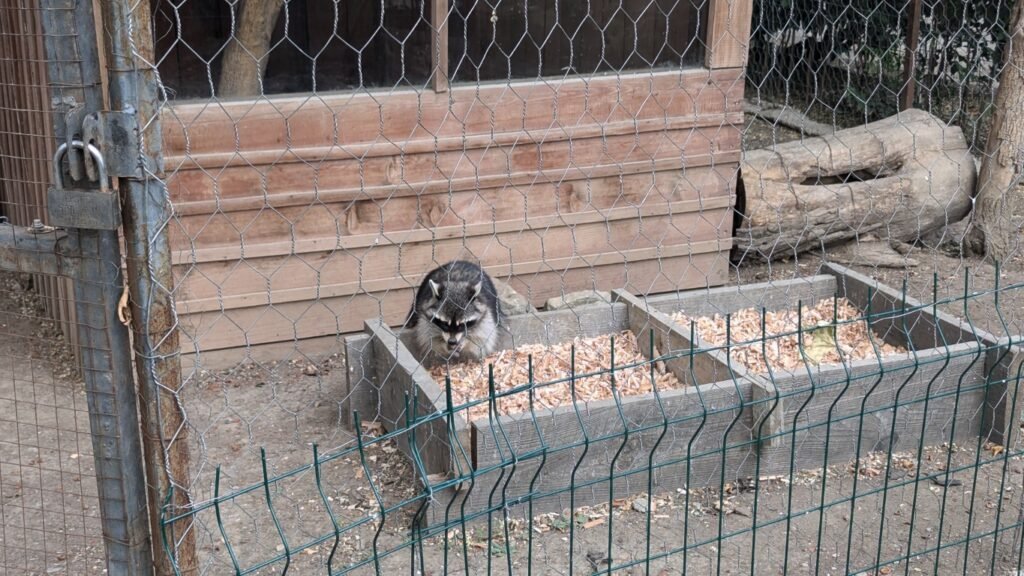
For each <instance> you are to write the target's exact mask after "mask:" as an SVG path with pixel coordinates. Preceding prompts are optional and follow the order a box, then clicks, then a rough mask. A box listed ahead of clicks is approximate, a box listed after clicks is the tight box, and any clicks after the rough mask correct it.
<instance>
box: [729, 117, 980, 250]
mask: <svg viewBox="0 0 1024 576" xmlns="http://www.w3.org/2000/svg"><path fill="white" fill-rule="evenodd" d="M975 172H976V170H975V165H974V159H973V158H972V157H971V154H970V151H969V150H968V146H967V141H966V140H965V138H964V136H963V132H962V131H961V130H960V128H957V127H954V126H947V125H946V124H945V123H943V122H942V121H941V120H939V119H937V118H935V117H934V116H932V115H930V114H928V113H927V112H924V111H921V110H907V111H905V112H901V113H899V114H897V115H896V116H892V117H890V118H886V119H884V120H879V121H878V122H873V123H871V124H867V125H865V126H860V127H857V128H851V129H848V130H841V131H839V132H836V133H834V134H831V135H828V136H823V137H819V138H808V139H804V140H797V141H793V142H788V143H786V144H781V145H779V146H776V147H774V148H771V149H761V150H754V151H751V152H747V153H746V154H745V155H744V158H743V160H742V164H741V168H740V179H741V181H740V206H739V207H738V210H739V212H740V213H741V215H742V216H741V221H740V225H739V226H738V229H737V231H736V243H735V246H736V250H735V252H734V258H737V259H745V260H748V261H749V260H774V259H779V258H787V257H792V256H794V255H795V254H798V253H800V252H804V251H806V250H810V249H813V248H821V247H824V246H826V245H829V244H835V243H838V242H843V241H848V240H851V239H854V238H857V237H858V236H860V235H865V234H868V233H871V234H874V235H875V236H879V237H881V238H883V239H885V240H890V241H892V240H898V241H902V242H913V241H915V240H917V239H918V238H919V237H920V236H921V235H922V234H924V233H926V232H928V231H930V230H934V229H936V228H939V227H941V226H944V225H946V224H949V223H951V222H956V221H959V220H960V219H962V218H963V217H964V216H966V215H967V213H968V212H969V211H970V207H971V194H972V192H973V190H974V181H975V176H976V174H975Z"/></svg>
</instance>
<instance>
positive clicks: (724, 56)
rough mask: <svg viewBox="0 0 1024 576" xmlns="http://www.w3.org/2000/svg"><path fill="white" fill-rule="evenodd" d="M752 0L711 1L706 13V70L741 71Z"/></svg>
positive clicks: (745, 52)
mask: <svg viewBox="0 0 1024 576" xmlns="http://www.w3.org/2000/svg"><path fill="white" fill-rule="evenodd" d="M752 14H753V0H712V2H711V6H710V7H709V9H708V32H707V34H708V36H707V41H706V42H705V51H706V53H705V56H704V65H705V66H706V67H707V68H711V69H715V68H742V67H744V66H746V64H747V50H748V48H749V47H750V18H751V15H752Z"/></svg>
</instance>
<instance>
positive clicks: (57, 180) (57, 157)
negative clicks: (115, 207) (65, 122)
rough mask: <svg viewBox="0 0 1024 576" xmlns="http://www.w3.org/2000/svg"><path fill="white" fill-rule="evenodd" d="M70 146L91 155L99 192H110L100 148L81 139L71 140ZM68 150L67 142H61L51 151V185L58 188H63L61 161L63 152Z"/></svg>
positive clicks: (105, 164)
mask: <svg viewBox="0 0 1024 576" xmlns="http://www.w3.org/2000/svg"><path fill="white" fill-rule="evenodd" d="M71 147H72V148H76V149H78V150H85V151H86V152H88V153H89V156H91V157H92V159H93V161H94V162H95V163H96V173H97V174H98V175H99V181H100V192H107V193H109V192H110V184H109V181H108V178H107V163H106V162H105V161H104V160H103V154H102V153H101V152H100V149H99V148H97V147H95V146H93V145H92V144H87V143H85V142H82V141H81V140H72V141H71ZM67 151H68V144H67V142H64V143H62V144H61V145H60V146H58V147H57V151H56V152H54V153H53V185H54V186H56V187H57V188H58V189H63V188H64V170H62V169H61V161H62V160H63V159H64V154H66V153H67Z"/></svg>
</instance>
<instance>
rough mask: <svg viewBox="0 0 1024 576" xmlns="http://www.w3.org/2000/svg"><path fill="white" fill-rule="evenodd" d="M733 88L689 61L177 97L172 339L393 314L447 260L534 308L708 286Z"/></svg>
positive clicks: (721, 207) (214, 344)
mask: <svg viewBox="0 0 1024 576" xmlns="http://www.w3.org/2000/svg"><path fill="white" fill-rule="evenodd" d="M742 90H743V84H742V81H741V79H740V72H739V71H738V70H722V71H708V70H704V69H693V70H689V71H685V72H682V73H680V72H678V71H673V72H662V73H656V74H643V75H637V76H632V77H616V76H608V77H602V78H597V79H593V78H592V79H588V80H583V79H573V80H565V81H560V82H557V83H553V84H552V83H546V82H522V83H515V84H511V85H509V84H497V85H487V86H476V85H471V86H458V85H456V86H453V87H452V88H451V90H450V91H449V92H446V93H435V92H414V91H407V92H400V93H391V94H388V95H387V96H386V97H379V96H377V95H373V94H367V93H362V94H354V95H352V94H343V95H342V94H339V95H335V96H330V97H320V98H316V99H309V98H305V97H292V98H281V99H275V100H273V101H272V102H261V103H258V104H255V105H253V104H251V103H246V104H242V103H239V104H223V105H220V106H208V105H198V104H196V105H183V106H177V107H175V108H173V109H172V110H171V111H170V112H169V115H168V117H165V122H164V126H163V129H164V145H165V154H166V164H165V165H166V167H167V170H168V173H169V179H168V183H169V188H170V193H171V197H172V199H173V201H174V203H175V210H176V213H177V214H178V218H177V220H176V222H175V226H174V227H173V228H172V230H171V234H172V243H173V246H174V248H175V255H174V262H175V266H176V270H177V273H178V279H179V286H178V303H179V306H178V311H179V313H180V314H181V315H182V321H183V322H182V324H183V326H184V327H185V330H186V336H187V337H186V339H185V340H186V341H187V340H189V339H191V340H192V341H191V342H186V344H185V351H186V352H188V351H190V350H193V349H195V348H198V349H200V350H203V351H214V350H221V349H234V348H238V347H241V346H247V345H248V346H259V345H264V344H272V343H277V342H293V341H296V340H303V339H310V338H318V337H324V336H327V337H332V336H334V335H336V334H338V333H344V332H352V331H357V330H359V329H360V328H361V327H362V322H363V320H365V319H366V318H370V317H373V316H377V315H381V314H383V316H384V317H385V320H386V321H387V322H389V323H392V324H394V323H398V322H401V321H402V319H403V316H404V314H405V313H406V312H407V311H408V307H409V302H410V301H411V297H412V290H413V288H414V287H415V286H416V284H418V282H419V281H420V279H421V278H422V276H423V274H424V273H425V272H427V271H428V270H429V269H430V268H432V267H433V266H435V265H436V264H437V263H440V262H444V261H447V260H450V259H452V258H456V257H471V258H477V259H480V260H481V261H482V262H483V263H484V264H485V265H486V266H487V267H488V269H489V271H490V272H491V273H492V274H494V275H495V276H497V277H501V278H511V283H512V285H513V287H515V288H516V289H517V290H519V291H521V292H522V293H524V294H526V295H528V296H529V298H530V299H531V300H532V301H533V302H534V303H535V304H541V303H543V301H544V300H545V299H547V298H549V297H551V296H554V295H557V294H559V293H561V291H562V290H565V291H572V290H580V289H585V288H591V287H598V288H601V289H610V288H621V287H627V288H628V289H630V290H632V291H633V292H637V293H649V292H656V291H666V290H671V289H675V288H679V287H682V288H690V287H697V286H705V285H708V284H710V285H716V284H721V283H722V282H724V280H725V277H726V276H725V275H726V272H727V266H728V261H727V258H726V254H725V253H726V252H727V250H728V249H729V247H730V238H731V234H732V230H731V226H732V211H731V206H732V205H733V195H734V190H735V179H736V170H737V166H738V164H737V163H738V159H739V143H740V141H739V138H740V129H739V125H740V122H742V112H741V99H742ZM303 350H304V351H305V350H306V349H305V348H304V349H303Z"/></svg>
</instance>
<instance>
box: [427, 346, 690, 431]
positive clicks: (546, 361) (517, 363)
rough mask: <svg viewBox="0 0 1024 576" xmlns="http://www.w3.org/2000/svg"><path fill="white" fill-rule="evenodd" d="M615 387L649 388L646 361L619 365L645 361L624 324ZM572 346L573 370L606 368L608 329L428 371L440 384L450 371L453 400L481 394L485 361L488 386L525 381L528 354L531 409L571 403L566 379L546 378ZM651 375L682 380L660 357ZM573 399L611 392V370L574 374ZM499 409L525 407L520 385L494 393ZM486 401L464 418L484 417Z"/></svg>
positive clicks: (563, 363) (562, 375)
mask: <svg viewBox="0 0 1024 576" xmlns="http://www.w3.org/2000/svg"><path fill="white" fill-rule="evenodd" d="M614 336H615V366H616V369H615V388H616V390H617V392H618V393H619V396H620V397H623V396H639V395H642V394H650V393H651V392H652V390H653V387H652V384H651V369H650V364H640V365H638V366H635V367H630V368H621V369H619V368H618V366H627V365H630V364H638V363H644V362H646V359H645V358H644V356H643V355H642V354H641V352H640V348H639V346H638V344H637V340H636V336H635V335H634V334H633V333H632V332H630V331H628V330H626V331H624V332H621V333H618V334H615V335H614ZM573 345H575V347H576V363H575V373H576V374H578V375H579V374H591V373H596V372H599V371H602V370H603V371H606V372H607V370H608V368H609V367H610V366H611V335H610V334H606V335H603V336H596V337H592V338H575V339H574V340H572V341H571V342H565V343H562V344H557V345H554V346H545V345H543V344H533V345H526V346H518V347H516V348H515V349H510V350H501V351H499V352H496V353H494V354H492V355H490V356H488V357H487V358H485V359H484V360H483V361H482V362H463V363H458V364H450V365H448V366H444V365H441V366H436V367H434V368H433V369H431V371H430V374H431V376H433V377H434V380H435V381H436V382H437V383H438V384H439V385H440V386H441V387H442V389H443V388H444V385H445V374H446V372H447V374H448V375H450V377H451V383H452V400H453V401H454V402H455V404H456V405H461V404H465V403H467V402H470V401H473V400H479V399H483V398H487V396H488V380H487V366H488V365H489V364H493V365H494V387H495V390H496V391H497V392H498V393H500V392H503V391H507V390H510V389H512V388H516V387H519V386H523V385H525V384H527V383H528V382H529V381H530V380H529V368H528V367H529V363H528V358H529V357H530V356H531V355H532V356H533V381H534V382H535V383H536V385H535V387H534V409H535V410H536V411H542V410H547V409H551V408H557V407H559V406H571V405H572V390H571V386H570V384H569V382H568V381H566V382H559V383H557V384H546V383H547V382H552V381H556V380H563V379H565V380H568V378H569V376H570V374H571V373H572V371H571V366H570V364H571V361H570V358H571V349H572V346H573ZM654 381H655V384H656V385H657V387H658V390H659V391H660V390H669V389H676V388H682V387H683V384H682V383H681V382H680V381H679V380H678V379H677V378H676V377H675V376H674V375H673V374H672V373H671V372H666V371H665V368H664V366H663V365H662V364H661V363H657V364H656V365H655V374H654ZM575 389H576V400H577V401H578V402H581V403H582V402H590V401H594V400H608V399H611V398H612V389H611V376H610V375H609V374H607V373H604V374H600V375H595V376H588V377H586V378H580V377H578V378H576V379H575ZM497 411H498V413H499V414H503V415H504V414H517V413H522V412H529V411H530V396H529V393H528V392H527V391H526V390H523V391H521V392H517V393H515V394H511V395H508V396H503V397H500V398H498V401H497ZM488 412H489V407H488V405H487V403H481V404H477V405H475V406H472V407H471V408H469V411H468V414H466V416H467V417H468V419H469V420H470V421H473V420H476V419H478V418H486V417H487V415H488Z"/></svg>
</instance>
